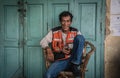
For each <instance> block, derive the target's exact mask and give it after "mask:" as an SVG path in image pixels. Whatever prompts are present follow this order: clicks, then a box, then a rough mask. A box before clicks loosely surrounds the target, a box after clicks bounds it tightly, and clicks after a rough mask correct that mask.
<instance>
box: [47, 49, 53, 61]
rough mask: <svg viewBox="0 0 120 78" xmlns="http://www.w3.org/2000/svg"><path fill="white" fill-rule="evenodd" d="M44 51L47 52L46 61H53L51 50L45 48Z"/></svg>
mask: <svg viewBox="0 0 120 78" xmlns="http://www.w3.org/2000/svg"><path fill="white" fill-rule="evenodd" d="M46 51H47V60H49V61H54V54H53V53H52V50H51V48H49V47H47V48H46Z"/></svg>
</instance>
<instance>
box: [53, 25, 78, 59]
mask: <svg viewBox="0 0 120 78" xmlns="http://www.w3.org/2000/svg"><path fill="white" fill-rule="evenodd" d="M61 29H62V28H61V27H56V28H54V29H52V32H53V35H52V49H53V52H56V53H59V51H62V49H63V47H64V43H63V39H62V30H61ZM76 35H77V29H75V28H72V27H70V31H69V32H68V34H67V37H66V44H65V45H68V44H71V43H73V40H74V38H75V36H76ZM64 55H65V54H64ZM69 56H70V55H65V57H63V58H61V59H66V58H69Z"/></svg>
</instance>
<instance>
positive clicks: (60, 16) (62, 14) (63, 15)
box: [59, 11, 73, 22]
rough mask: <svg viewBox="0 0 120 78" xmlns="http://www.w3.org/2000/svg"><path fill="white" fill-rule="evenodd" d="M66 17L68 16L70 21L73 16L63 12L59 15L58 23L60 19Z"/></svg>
mask: <svg viewBox="0 0 120 78" xmlns="http://www.w3.org/2000/svg"><path fill="white" fill-rule="evenodd" d="M66 16H70V17H71V21H72V19H73V15H72V14H71V13H70V12H69V11H63V12H62V13H60V15H59V21H60V22H61V20H62V17H66Z"/></svg>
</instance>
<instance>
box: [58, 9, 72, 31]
mask: <svg viewBox="0 0 120 78" xmlns="http://www.w3.org/2000/svg"><path fill="white" fill-rule="evenodd" d="M72 19H73V15H72V14H71V13H70V12H68V11H63V12H62V13H60V15H59V21H60V23H61V26H62V30H63V31H65V32H66V31H69V27H70V25H71V23H72Z"/></svg>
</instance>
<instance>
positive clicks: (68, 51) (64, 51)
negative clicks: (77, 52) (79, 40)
mask: <svg viewBox="0 0 120 78" xmlns="http://www.w3.org/2000/svg"><path fill="white" fill-rule="evenodd" d="M62 52H63V53H64V54H70V52H71V49H66V48H63V50H62Z"/></svg>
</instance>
